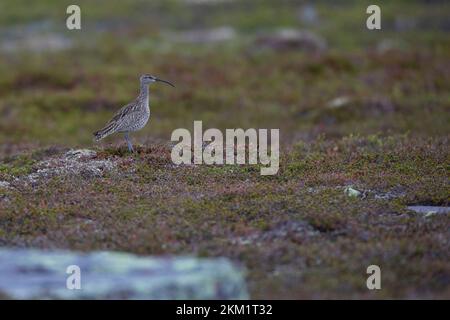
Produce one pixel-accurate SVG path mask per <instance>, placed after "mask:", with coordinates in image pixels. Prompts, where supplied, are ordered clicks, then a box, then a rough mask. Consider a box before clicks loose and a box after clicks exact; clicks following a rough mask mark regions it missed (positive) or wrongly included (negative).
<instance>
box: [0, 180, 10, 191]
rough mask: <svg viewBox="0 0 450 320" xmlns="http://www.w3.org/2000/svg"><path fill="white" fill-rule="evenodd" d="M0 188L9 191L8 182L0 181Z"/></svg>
mask: <svg viewBox="0 0 450 320" xmlns="http://www.w3.org/2000/svg"><path fill="white" fill-rule="evenodd" d="M0 188H3V189H9V188H10V183H9V182H8V181H0Z"/></svg>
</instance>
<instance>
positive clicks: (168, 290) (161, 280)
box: [0, 249, 248, 299]
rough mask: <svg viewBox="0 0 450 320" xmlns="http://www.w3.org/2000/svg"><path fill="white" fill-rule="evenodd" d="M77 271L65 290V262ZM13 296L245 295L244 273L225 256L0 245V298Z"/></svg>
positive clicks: (135, 297) (69, 297)
mask: <svg viewBox="0 0 450 320" xmlns="http://www.w3.org/2000/svg"><path fill="white" fill-rule="evenodd" d="M71 265H77V266H79V267H80V271H81V289H80V290H76V289H75V290H69V289H67V287H66V281H67V279H68V277H70V276H71V274H67V273H66V270H67V267H68V266H71ZM2 295H3V296H6V297H8V298H14V299H246V298H248V295H247V291H246V287H245V283H244V277H243V272H242V270H241V269H239V268H237V267H236V266H234V265H233V264H232V263H231V262H230V261H229V260H228V259H225V258H217V259H198V258H194V257H162V258H155V257H139V256H135V255H131V254H125V253H116V252H94V253H85V254H83V253H73V252H69V251H42V250H34V249H0V296H2Z"/></svg>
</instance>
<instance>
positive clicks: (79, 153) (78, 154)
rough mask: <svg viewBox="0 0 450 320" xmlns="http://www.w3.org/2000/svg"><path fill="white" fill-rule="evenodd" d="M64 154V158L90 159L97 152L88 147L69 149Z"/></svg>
mask: <svg viewBox="0 0 450 320" xmlns="http://www.w3.org/2000/svg"><path fill="white" fill-rule="evenodd" d="M64 156H65V158H66V159H81V158H87V159H92V158H95V157H96V156H97V152H95V151H94V150H89V149H78V150H69V151H67V152H66V154H65V155H64Z"/></svg>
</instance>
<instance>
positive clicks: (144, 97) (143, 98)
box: [94, 74, 175, 152]
mask: <svg viewBox="0 0 450 320" xmlns="http://www.w3.org/2000/svg"><path fill="white" fill-rule="evenodd" d="M156 81H160V82H164V83H167V84H169V85H171V86H172V87H175V86H174V85H173V84H172V83H170V82H169V81H166V80H162V79H158V78H156V77H154V76H151V75H148V74H144V75H142V76H141V78H140V82H141V91H140V93H139V95H138V96H137V98H136V99H134V101H132V102H131V103H129V104H127V105H125V106H124V107H122V109H120V110H119V111H118V112H117V113H116V114H115V115H114V117H113V118H112V119H111V120H110V121H109V122H108V123H107V124H106V126H105V127H104V128H103V129H101V130H99V131H96V132H94V136H95V138H94V140H95V141H99V140H101V139H103V138H105V137H106V136H109V135H110V134H113V133H116V132H121V133H124V134H125V140H126V141H127V145H128V150H129V151H130V152H133V145H132V144H131V141H130V138H129V133H130V132H133V131H138V130H141V129H142V128H143V127H144V126H145V125H146V124H147V121H148V119H149V118H150V106H149V93H148V87H149V85H150V83H153V82H156Z"/></svg>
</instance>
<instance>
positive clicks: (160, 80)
mask: <svg viewBox="0 0 450 320" xmlns="http://www.w3.org/2000/svg"><path fill="white" fill-rule="evenodd" d="M155 80H156V81H159V82H164V83H167V84H168V85H170V86H172V87H174V88H175V86H174V85H173V84H171V83H170V82H169V81H166V80H163V79H158V78H155Z"/></svg>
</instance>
